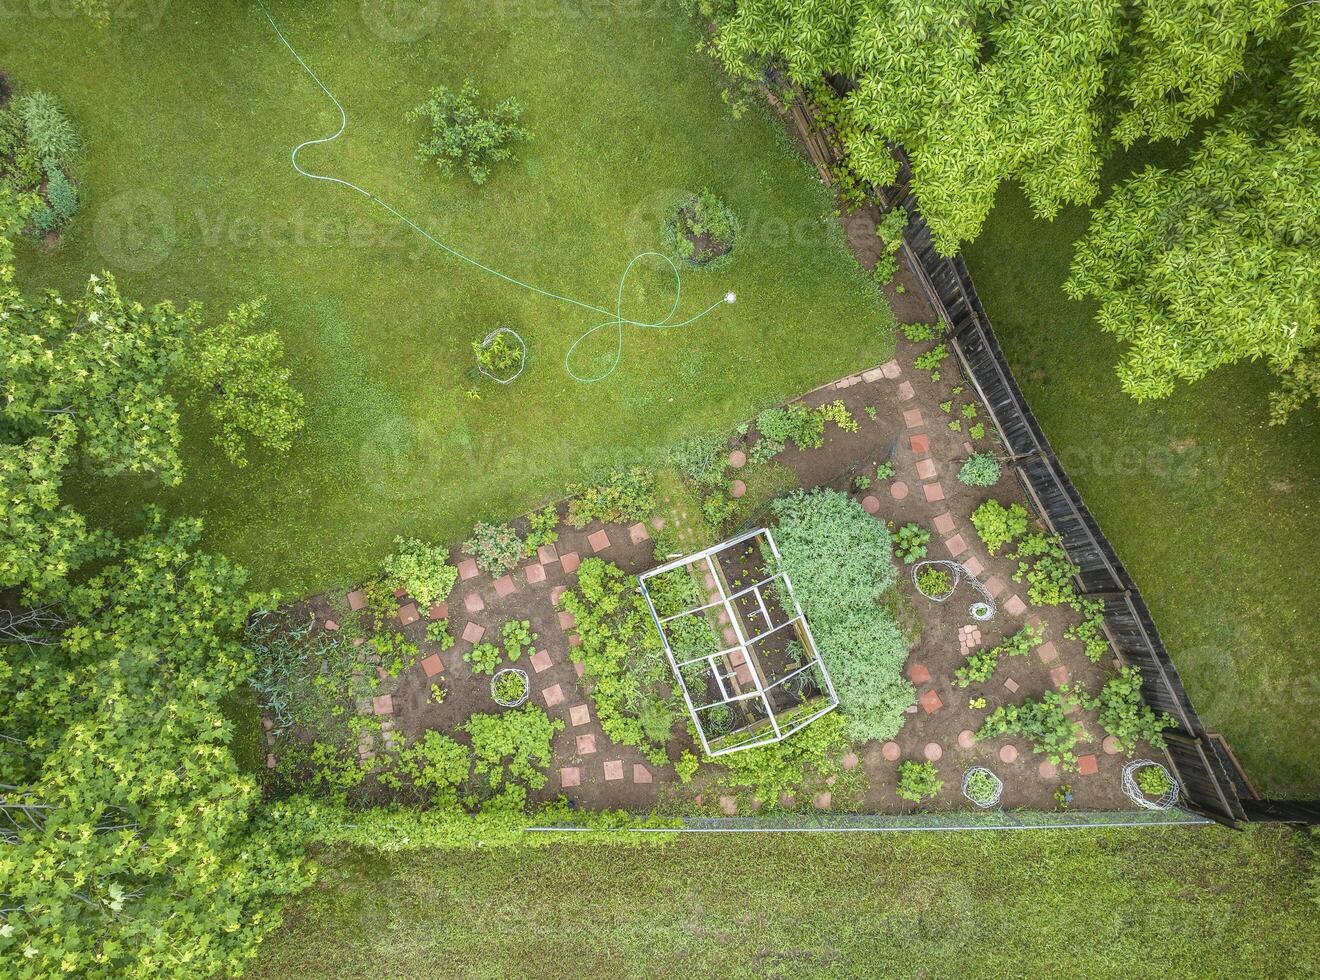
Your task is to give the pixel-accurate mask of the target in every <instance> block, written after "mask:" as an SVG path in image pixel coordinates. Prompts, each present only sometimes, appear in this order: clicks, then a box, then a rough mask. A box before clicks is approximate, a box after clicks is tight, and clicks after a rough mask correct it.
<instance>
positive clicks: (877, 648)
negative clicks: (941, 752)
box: [772, 489, 913, 741]
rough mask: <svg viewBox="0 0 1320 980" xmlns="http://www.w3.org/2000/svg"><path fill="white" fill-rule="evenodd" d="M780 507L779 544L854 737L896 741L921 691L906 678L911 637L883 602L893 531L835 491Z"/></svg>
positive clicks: (890, 574) (776, 508)
mask: <svg viewBox="0 0 1320 980" xmlns="http://www.w3.org/2000/svg"><path fill="white" fill-rule="evenodd" d="M772 508H773V512H774V514H775V516H776V517H777V518H778V525H777V526H776V528H775V531H774V535H775V542H776V544H777V545H778V547H779V552H780V555H781V556H782V558H783V566H784V568H785V570H786V571H787V572H788V574H789V578H790V579H792V582H793V589H794V592H795V594H796V595H797V599H798V602H799V603H800V604H801V605H802V609H803V611H804V612H805V613H806V617H807V621H808V622H809V623H810V624H811V631H812V635H813V636H814V637H815V639H816V645H817V647H818V648H819V651H820V655H821V658H822V659H823V660H824V662H825V666H826V668H827V669H828V670H829V672H830V677H831V679H832V680H833V682H834V687H835V690H836V691H837V693H838V696H839V705H840V708H841V709H842V711H843V714H844V717H845V720H846V722H847V733H848V737H849V738H851V739H853V740H855V741H865V740H868V739H882V740H883V739H888V738H892V737H893V736H894V735H895V734H896V733H897V732H898V730H899V728H900V727H902V724H903V709H904V708H906V707H907V706H908V705H909V704H911V703H912V699H913V689H912V685H911V684H909V683H908V682H907V680H905V679H904V678H903V676H902V669H903V662H904V660H905V659H906V658H907V643H906V639H905V637H904V636H903V632H902V630H901V629H900V628H899V626H898V623H897V622H896V621H895V619H894V617H893V615H892V614H891V613H890V612H889V611H888V610H887V609H885V608H884V607H883V606H881V605H880V603H879V600H880V598H881V597H882V595H883V594H884V593H885V592H886V591H887V590H888V589H889V587H890V586H891V585H893V583H894V579H895V575H896V570H895V568H894V562H893V554H892V544H891V541H890V538H889V532H888V531H887V530H886V529H885V527H884V525H883V524H882V523H881V522H879V521H877V520H875V519H874V518H873V517H871V516H870V515H869V514H867V513H866V511H864V510H862V508H861V506H860V505H858V504H857V503H856V502H855V501H853V500H851V499H849V498H848V497H847V496H845V495H843V494H841V493H838V492H836V491H834V490H829V489H821V490H815V491H813V492H811V493H803V492H798V493H795V494H792V495H791V496H788V497H784V498H781V499H779V500H776V501H775V502H774V504H773V505H772Z"/></svg>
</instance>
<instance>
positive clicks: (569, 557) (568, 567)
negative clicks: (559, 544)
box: [559, 551, 582, 575]
mask: <svg viewBox="0 0 1320 980" xmlns="http://www.w3.org/2000/svg"><path fill="white" fill-rule="evenodd" d="M581 564H582V559H581V558H579V557H578V553H577V552H576V551H570V552H569V553H568V554H566V555H560V556H559V567H560V568H562V569H563V570H564V571H565V572H567V573H568V574H570V575H572V574H573V573H574V572H576V571H577V570H578V566H579V565H581Z"/></svg>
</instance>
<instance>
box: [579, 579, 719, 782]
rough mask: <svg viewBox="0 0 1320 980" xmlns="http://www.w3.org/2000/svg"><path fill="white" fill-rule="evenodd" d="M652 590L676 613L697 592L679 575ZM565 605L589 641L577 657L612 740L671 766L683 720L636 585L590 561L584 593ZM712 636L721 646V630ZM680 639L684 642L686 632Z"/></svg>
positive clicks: (656, 583)
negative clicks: (677, 726) (671, 747)
mask: <svg viewBox="0 0 1320 980" xmlns="http://www.w3.org/2000/svg"><path fill="white" fill-rule="evenodd" d="M647 585H648V589H649V590H650V591H651V592H652V600H653V601H654V602H656V604H657V607H658V608H660V609H662V610H665V609H668V610H670V611H672V612H674V613H677V612H679V611H681V609H683V608H685V606H684V605H682V603H686V602H687V601H688V600H689V599H691V598H692V597H693V592H694V591H695V588H696V586H695V583H693V582H692V581H691V579H683V578H681V577H679V576H677V575H669V576H657V577H656V578H654V579H651V580H650V581H649V582H648V584H647ZM559 602H560V605H561V606H562V607H563V608H564V609H565V610H567V611H568V612H570V613H572V614H573V617H574V619H575V620H576V621H577V625H576V630H577V634H578V637H579V638H580V639H581V641H582V643H581V645H580V646H577V647H575V648H573V649H572V650H570V655H571V656H572V657H573V659H574V660H575V661H577V662H579V663H581V664H582V665H583V672H584V676H586V677H589V678H590V679H591V682H592V687H591V699H592V702H593V703H594V704H595V706H596V717H597V719H598V720H599V721H600V725H601V728H603V729H604V731H605V734H606V735H607V736H608V737H609V739H610V740H611V741H613V742H616V743H618V744H620V745H633V746H636V747H637V748H638V749H640V750H641V751H642V753H643V754H644V755H646V757H647V758H648V759H649V760H650V761H651V762H652V763H653V764H655V765H666V764H668V761H669V760H668V757H667V756H666V754H665V751H664V746H665V742H666V741H667V740H668V737H669V731H670V728H671V727H672V725H673V723H674V722H675V721H677V720H678V707H677V703H676V701H675V694H674V690H673V679H672V674H671V673H670V670H669V667H668V665H667V662H666V660H665V657H664V654H663V648H662V646H661V643H660V637H659V635H657V633H656V631H655V626H654V624H653V622H652V620H651V614H650V611H649V610H648V609H647V608H646V602H645V600H643V599H642V597H641V596H640V595H639V594H638V593H637V591H636V588H635V582H634V580H633V579H632V578H630V577H628V576H625V575H624V573H623V572H621V571H620V570H619V569H618V568H617V567H616V566H614V565H611V564H609V563H608V562H604V561H601V560H600V559H599V558H586V559H584V560H583V562H582V565H581V566H580V567H579V568H578V588H577V590H575V591H570V592H565V593H564V594H563V595H562V596H561V597H560V600H559ZM691 604H692V605H695V604H696V603H695V602H692V603H691ZM689 619H691V617H689ZM694 628H695V627H694ZM706 629H707V630H709V629H710V627H709V625H708V624H707V625H706ZM710 636H711V638H712V640H713V637H714V634H713V632H712V633H711V634H710ZM673 639H674V642H676V643H682V642H684V638H683V636H682V634H681V632H680V631H675V635H674V637H673Z"/></svg>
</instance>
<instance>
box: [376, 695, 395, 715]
mask: <svg viewBox="0 0 1320 980" xmlns="http://www.w3.org/2000/svg"><path fill="white" fill-rule="evenodd" d="M371 710H372V711H374V712H375V713H376V714H378V715H392V714H394V696H393V695H391V694H377V695H376V696H375V697H374V698H372V699H371Z"/></svg>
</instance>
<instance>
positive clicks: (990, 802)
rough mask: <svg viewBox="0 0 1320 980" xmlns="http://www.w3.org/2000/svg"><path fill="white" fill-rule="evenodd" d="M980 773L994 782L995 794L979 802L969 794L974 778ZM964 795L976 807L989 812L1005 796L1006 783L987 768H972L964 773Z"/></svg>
mask: <svg viewBox="0 0 1320 980" xmlns="http://www.w3.org/2000/svg"><path fill="white" fill-rule="evenodd" d="M979 773H985V775H987V776H989V777H990V779H991V780H992V781H993V782H994V787H995V789H994V793H993V794H992V795H991V796H990V797H989V798H988V799H984V800H978V799H977V798H976V797H975V796H973V795H972V794H971V793H970V792H968V786H969V785H970V784H971V781H972V777H973V776H976V775H977V774H979ZM962 794H963V796H965V797H967V799H969V800H971V801H972V803H973V804H975V805H976V806H979V807H980V808H981V809H983V810H988V809H989V808H990V807H992V806H996V805H997V804H998V803H999V798H1000V797H1001V796H1003V795H1004V781H1003V780H1002V779H1000V778H999V777H998V776H996V775H995V774H994V773H993V772H991V771H990V770H989V769H987V768H986V767H985V766H972V768H970V769H968V770H967V771H966V772H965V773H963V781H962Z"/></svg>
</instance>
